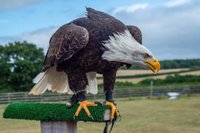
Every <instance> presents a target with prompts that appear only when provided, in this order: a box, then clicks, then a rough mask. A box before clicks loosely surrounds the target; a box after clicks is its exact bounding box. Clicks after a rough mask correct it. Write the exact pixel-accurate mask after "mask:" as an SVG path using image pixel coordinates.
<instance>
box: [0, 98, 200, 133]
mask: <svg viewBox="0 0 200 133" xmlns="http://www.w3.org/2000/svg"><path fill="white" fill-rule="evenodd" d="M117 103H118V108H119V110H120V112H121V114H122V120H121V121H118V122H117V123H116V125H115V127H114V129H113V133H122V132H123V133H183V132H184V133H200V97H199V96H196V97H185V98H180V99H178V100H173V101H169V100H167V99H164V100H147V99H137V100H119V101H117ZM4 109H5V105H1V106H0V114H1V116H0V133H38V132H40V127H39V122H37V121H24V120H5V119H3V118H2V113H3V110H4ZM103 128H104V124H99V123H91V122H87V123H85V122H79V123H78V133H102V132H103Z"/></svg>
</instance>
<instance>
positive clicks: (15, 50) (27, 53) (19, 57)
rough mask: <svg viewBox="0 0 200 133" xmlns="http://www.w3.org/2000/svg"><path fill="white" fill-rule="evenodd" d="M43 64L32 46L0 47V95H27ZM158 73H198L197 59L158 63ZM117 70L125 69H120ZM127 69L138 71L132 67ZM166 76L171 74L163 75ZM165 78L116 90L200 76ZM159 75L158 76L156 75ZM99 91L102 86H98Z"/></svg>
mask: <svg viewBox="0 0 200 133" xmlns="http://www.w3.org/2000/svg"><path fill="white" fill-rule="evenodd" d="M43 60H44V53H43V49H42V48H38V47H37V46H36V45H35V44H32V43H28V42H26V41H24V42H14V43H9V44H6V45H1V44H0V92H11V91H29V90H30V89H31V88H32V87H33V83H32V79H33V78H34V77H35V76H36V75H37V74H38V73H39V72H40V71H41V68H42V64H43ZM160 63H161V69H173V68H190V69H189V70H185V71H193V70H197V69H198V70H199V68H200V59H185V60H163V61H160ZM121 69H125V67H122V68H121ZM130 69H142V68H140V67H136V66H132V67H131V68H130ZM167 74H175V72H174V73H167ZM177 74H179V72H177V73H176V75H175V76H168V77H167V78H166V79H164V80H162V79H154V80H153V79H146V80H144V81H141V82H140V83H138V84H133V83H129V82H125V83H123V82H117V83H116V85H115V87H116V88H119V87H120V88H125V87H134V86H147V85H149V83H150V81H151V80H153V81H154V84H155V85H165V84H174V83H183V82H184V83H193V82H195V83H197V82H200V76H179V75H177ZM160 75H162V74H160ZM149 76H152V74H140V75H131V76H129V77H127V76H125V77H118V78H139V77H145V78H146V77H149ZM99 87H100V88H101V87H102V84H100V85H99Z"/></svg>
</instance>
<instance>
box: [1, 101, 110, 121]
mask: <svg viewBox="0 0 200 133" xmlns="http://www.w3.org/2000/svg"><path fill="white" fill-rule="evenodd" d="M77 108H78V104H77V105H74V106H73V107H71V108H67V107H66V104H60V103H59V104H58V103H57V104H56V103H27V102H16V103H12V104H9V105H8V106H7V108H6V109H5V111H4V113H3V117H4V118H10V119H25V120H40V121H66V120H68V121H73V120H74V119H73V116H74V114H75V112H76V109H77ZM88 108H89V110H90V112H91V114H92V116H93V117H94V121H95V122H105V121H104V116H103V114H104V112H105V110H106V109H109V106H105V105H100V104H98V106H95V107H92V106H91V107H88ZM76 121H93V120H92V119H91V118H89V117H88V116H87V114H86V113H85V111H84V110H83V109H82V110H81V112H80V114H79V117H78V118H76Z"/></svg>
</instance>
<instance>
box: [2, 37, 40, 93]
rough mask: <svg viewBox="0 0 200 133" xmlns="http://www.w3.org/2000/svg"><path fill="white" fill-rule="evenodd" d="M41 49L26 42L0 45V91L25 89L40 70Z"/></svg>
mask: <svg viewBox="0 0 200 133" xmlns="http://www.w3.org/2000/svg"><path fill="white" fill-rule="evenodd" d="M43 59H44V53H43V49H41V48H37V47H36V45H35V44H31V43H28V42H25V41H24V42H14V43H9V44H8V45H4V46H2V45H0V91H27V90H29V89H30V88H31V87H32V86H33V84H32V79H33V78H34V77H35V76H36V75H37V74H38V73H39V72H40V70H41V68H42V63H43Z"/></svg>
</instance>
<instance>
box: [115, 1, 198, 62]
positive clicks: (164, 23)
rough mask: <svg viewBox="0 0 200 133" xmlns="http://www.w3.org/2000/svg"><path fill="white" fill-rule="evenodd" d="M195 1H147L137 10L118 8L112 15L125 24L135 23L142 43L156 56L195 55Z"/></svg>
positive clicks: (196, 41)
mask: <svg viewBox="0 0 200 133" xmlns="http://www.w3.org/2000/svg"><path fill="white" fill-rule="evenodd" d="M174 5H175V4H174ZM179 5H181V4H180V3H179ZM199 5H200V1H199V0H191V1H190V2H188V3H187V4H182V5H181V6H178V4H177V6H174V7H173V8H169V7H167V6H165V4H160V5H156V6H153V5H149V7H150V8H146V9H145V10H140V12H134V13H132V12H124V11H120V12H118V13H117V14H115V17H116V18H118V19H119V20H121V21H123V22H124V23H125V24H129V25H136V26H139V27H140V29H141V30H142V33H143V44H144V45H145V46H147V47H148V48H149V49H150V50H151V51H152V52H153V53H154V54H155V56H157V57H158V58H160V59H174V58H199V57H200V52H199V50H200V45H199V43H200V38H199V35H200V30H199V29H200V14H199V12H200V6H199Z"/></svg>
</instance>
